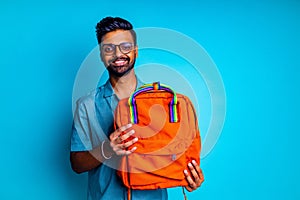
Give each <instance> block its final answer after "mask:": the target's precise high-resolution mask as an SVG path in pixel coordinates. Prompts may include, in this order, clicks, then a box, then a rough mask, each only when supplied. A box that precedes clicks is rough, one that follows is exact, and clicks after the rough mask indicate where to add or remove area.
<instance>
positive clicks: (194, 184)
mask: <svg viewBox="0 0 300 200" xmlns="http://www.w3.org/2000/svg"><path fill="white" fill-rule="evenodd" d="M188 168H189V172H190V173H189V172H188V170H184V175H185V178H186V180H187V181H188V183H189V185H188V186H185V188H186V189H187V191H189V192H192V191H194V190H196V189H197V188H198V187H200V186H201V183H202V182H203V180H204V179H203V175H202V172H201V169H200V167H199V165H198V164H197V162H196V161H195V160H193V161H192V163H188Z"/></svg>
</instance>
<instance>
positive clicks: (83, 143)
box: [71, 79, 168, 200]
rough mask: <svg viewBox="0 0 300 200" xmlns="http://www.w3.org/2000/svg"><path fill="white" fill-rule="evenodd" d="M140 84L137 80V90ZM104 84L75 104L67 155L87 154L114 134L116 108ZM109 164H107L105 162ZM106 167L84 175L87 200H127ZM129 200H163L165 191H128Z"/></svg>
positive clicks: (113, 96)
mask: <svg viewBox="0 0 300 200" xmlns="http://www.w3.org/2000/svg"><path fill="white" fill-rule="evenodd" d="M141 85H142V82H141V81H140V80H139V79H137V87H140V86H141ZM118 101H119V99H118V97H117V95H116V94H115V93H114V90H113V88H112V85H111V83H110V81H109V80H108V81H107V82H106V83H105V84H104V85H102V86H100V87H99V88H97V89H95V90H94V91H92V92H91V93H89V94H88V95H87V96H84V97H82V98H80V99H79V100H78V101H77V106H76V110H75V114H74V122H73V129H72V136H71V151H90V150H92V149H93V148H95V147H97V146H99V145H101V142H102V141H103V140H105V139H107V138H108V137H109V135H110V134H111V133H112V132H113V131H114V125H113V121H114V117H113V116H114V110H115V109H116V106H117V104H118ZM108 162H109V160H108ZM110 166H111V165H110V164H106V163H104V164H101V165H100V166H99V167H97V168H94V169H92V170H90V171H89V172H88V200H127V190H128V189H127V188H126V187H125V186H124V185H123V183H122V181H121V180H120V178H119V177H118V176H117V174H116V170H115V169H114V168H112V167H110ZM131 196H132V200H142V199H144V200H148V199H149V200H167V199H168V195H167V190H166V189H157V190H132V191H131Z"/></svg>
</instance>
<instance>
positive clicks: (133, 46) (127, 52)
mask: <svg viewBox="0 0 300 200" xmlns="http://www.w3.org/2000/svg"><path fill="white" fill-rule="evenodd" d="M125 44H130V45H131V47H132V48H131V49H130V50H129V51H125V52H123V50H122V48H121V46H122V45H125ZM106 45H107V46H111V47H112V48H113V51H112V52H111V53H107V52H105V51H104V50H103V47H105V46H106ZM117 47H118V48H119V51H120V52H121V53H123V54H129V53H130V52H131V51H132V50H134V49H135V44H134V43H132V42H122V43H120V44H112V43H108V44H101V52H103V54H104V55H107V56H110V55H113V54H115V53H116V50H117Z"/></svg>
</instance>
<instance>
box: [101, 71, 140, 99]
mask: <svg viewBox="0 0 300 200" xmlns="http://www.w3.org/2000/svg"><path fill="white" fill-rule="evenodd" d="M136 80H137V84H136V88H135V89H137V88H139V87H141V86H142V85H144V83H143V82H142V81H141V80H140V79H139V78H138V77H137V76H136ZM114 94H115V91H114V89H113V87H112V85H111V83H110V81H109V79H108V80H107V81H106V83H105V84H104V97H110V96H112V95H114Z"/></svg>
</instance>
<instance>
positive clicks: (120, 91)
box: [110, 69, 137, 99]
mask: <svg viewBox="0 0 300 200" xmlns="http://www.w3.org/2000/svg"><path fill="white" fill-rule="evenodd" d="M110 83H111V85H112V87H113V89H114V91H115V94H116V95H117V96H118V98H119V99H123V98H127V97H129V96H130V94H131V93H132V92H134V90H135V88H136V85H137V80H136V76H135V73H134V69H132V70H130V72H129V73H127V74H126V75H124V76H122V77H116V76H110Z"/></svg>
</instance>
